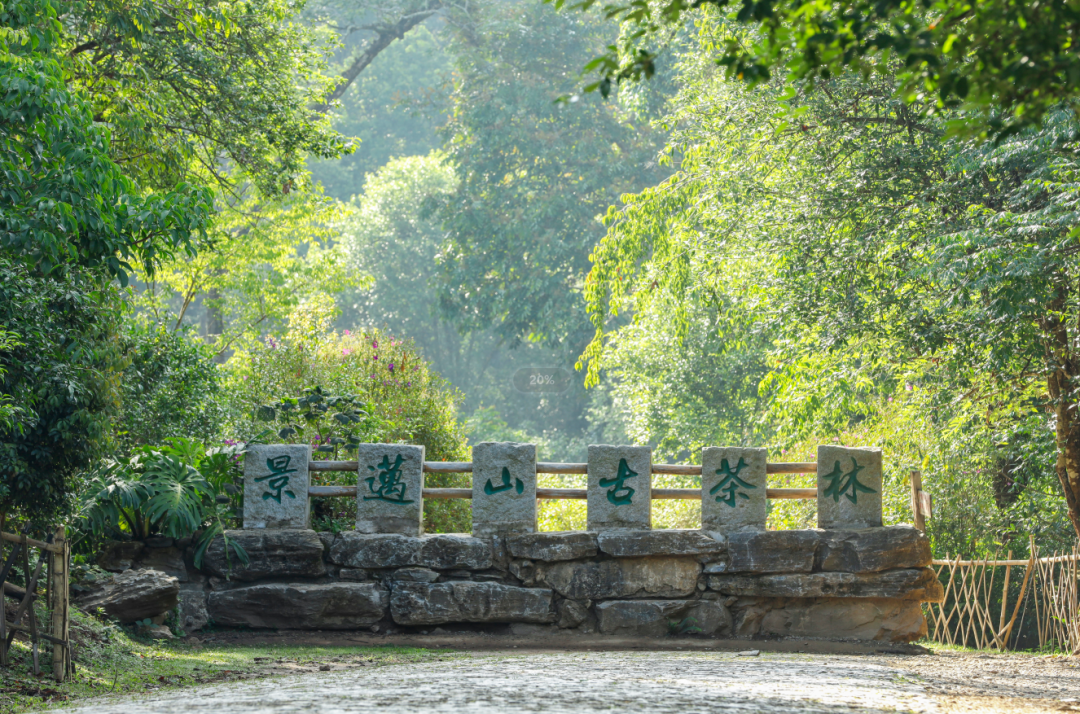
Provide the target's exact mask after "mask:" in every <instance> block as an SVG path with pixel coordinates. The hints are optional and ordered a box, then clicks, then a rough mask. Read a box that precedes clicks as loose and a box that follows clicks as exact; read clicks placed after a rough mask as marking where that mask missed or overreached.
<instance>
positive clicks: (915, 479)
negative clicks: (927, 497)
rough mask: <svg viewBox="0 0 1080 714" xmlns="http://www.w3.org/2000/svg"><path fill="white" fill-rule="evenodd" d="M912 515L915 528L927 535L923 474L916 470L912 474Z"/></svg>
mask: <svg viewBox="0 0 1080 714" xmlns="http://www.w3.org/2000/svg"><path fill="white" fill-rule="evenodd" d="M911 514H912V519H913V520H914V521H915V527H916V528H918V529H919V530H920V531H922V532H924V533H925V532H926V515H925V514H924V513H923V508H922V474H921V473H919V472H918V471H914V470H913V471H912V472H911Z"/></svg>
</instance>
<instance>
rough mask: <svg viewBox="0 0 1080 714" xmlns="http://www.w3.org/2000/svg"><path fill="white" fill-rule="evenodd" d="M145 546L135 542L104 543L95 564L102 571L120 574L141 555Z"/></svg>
mask: <svg viewBox="0 0 1080 714" xmlns="http://www.w3.org/2000/svg"><path fill="white" fill-rule="evenodd" d="M144 548H145V546H144V545H143V544H142V542H141V541H137V540H113V541H109V542H108V543H106V544H105V545H104V546H103V547H102V549H101V552H100V553H98V556H97V558H96V562H97V564H98V567H99V568H101V569H102V570H108V571H109V572H112V573H122V572H123V571H125V570H127V569H128V568H130V567H131V566H132V564H133V563H134V562H135V561H136V560H137V559H138V557H139V556H140V555H141V554H142V552H143V549H144Z"/></svg>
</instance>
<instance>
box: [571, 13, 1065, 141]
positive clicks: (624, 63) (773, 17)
mask: <svg viewBox="0 0 1080 714" xmlns="http://www.w3.org/2000/svg"><path fill="white" fill-rule="evenodd" d="M554 2H555V5H556V6H557V7H561V6H562V5H563V3H564V2H565V0H554ZM594 4H596V0H580V1H576V2H571V5H572V6H574V7H580V8H585V9H587V8H590V7H592V6H593V5H594ZM604 12H605V14H606V15H607V17H608V18H611V19H615V20H618V21H620V22H623V23H625V24H626V29H625V31H624V32H623V35H622V41H621V42H620V43H619V45H618V46H617V47H616V46H612V47H611V48H609V49H608V51H607V52H606V53H605V54H603V55H601V56H600V57H598V58H597V59H596V60H594V61H593V62H592V63H590V69H597V70H599V72H600V75H601V79H600V81H599V82H597V83H596V84H594V85H592V86H593V87H594V88H599V89H600V90H601V91H602V92H603V93H604V94H605V95H606V94H607V93H608V92H609V91H610V88H611V86H612V84H613V83H617V82H619V81H622V80H626V79H640V78H642V77H649V76H651V75H652V74H653V73H654V72H655V71H656V60H657V57H658V56H659V54H660V53H661V52H662V51H663V48H665V47H666V46H667V45H668V44H669V43H670V40H671V38H672V37H674V36H675V35H676V34H677V32H678V30H679V29H681V28H682V27H683V25H684V24H685V23H686V22H687V20H689V19H691V18H696V19H700V18H702V17H703V16H712V17H717V16H722V17H723V18H724V19H725V22H726V24H727V26H726V27H725V29H724V31H723V32H720V33H718V34H717V36H716V37H715V38H714V39H715V44H714V45H712V46H710V47H709V48H707V49H706V51H707V52H709V53H710V54H711V55H712V56H713V57H714V58H715V61H716V63H717V64H718V65H720V66H722V67H724V68H725V70H726V72H727V76H728V77H729V78H730V79H739V80H746V81H748V82H749V83H750V84H751V85H756V84H758V83H761V82H767V81H768V80H769V79H770V78H771V77H772V76H773V75H774V74H775V73H777V72H779V73H780V74H783V75H786V76H787V77H788V78H790V79H793V80H805V79H810V80H828V79H829V78H830V77H835V76H839V75H841V74H842V73H843V72H844V71H845V70H848V69H850V70H855V71H858V72H861V73H863V74H864V76H866V75H869V74H870V73H875V72H883V73H885V74H886V75H892V74H893V73H894V72H897V71H898V75H897V79H898V81H897V82H896V84H895V91H896V93H897V96H900V97H903V98H904V99H905V101H907V102H908V103H917V104H919V105H921V107H922V109H923V110H924V111H926V112H928V113H929V112H933V111H940V110H942V109H947V108H955V107H959V106H963V107H965V108H966V109H970V110H972V111H969V112H965V113H964V114H960V115H951V116H952V118H953V119H954V122H955V126H954V128H955V129H957V130H959V131H963V132H970V133H974V134H980V135H990V136H994V137H1003V136H1007V135H1010V134H1013V133H1015V132H1018V131H1020V130H1022V129H1024V128H1025V127H1029V126H1036V125H1038V123H1039V121H1040V120H1041V119H1042V117H1043V116H1044V115H1045V114H1046V113H1047V112H1048V111H1050V110H1052V109H1053V108H1054V107H1056V106H1057V105H1059V104H1061V103H1064V104H1065V105H1067V106H1069V107H1072V108H1074V109H1075V108H1077V106H1078V105H1077V98H1078V97H1080V58H1078V57H1077V56H1076V53H1075V52H1074V51H1073V48H1074V47H1075V46H1076V44H1077V42H1078V41H1080V23H1078V22H1077V15H1076V9H1075V7H1073V6H1072V5H1071V4H1070V3H1067V2H1063V1H1062V0H1054V1H1052V2H1038V3H1031V2H1017V1H1015V0H991V1H990V2H978V3H970V2H962V1H958V0H885V1H884V2H881V1H879V0H843V1H842V2H834V3H806V2H802V1H801V0H790V1H787V2H785V1H783V0H742V2H732V1H730V0H710V1H709V2H690V1H689V0H666V1H665V2H662V3H648V2H641V1H640V0H629V1H619V0H616V2H612V3H610V4H608V5H606V6H605V9H604ZM658 48H659V49H658Z"/></svg>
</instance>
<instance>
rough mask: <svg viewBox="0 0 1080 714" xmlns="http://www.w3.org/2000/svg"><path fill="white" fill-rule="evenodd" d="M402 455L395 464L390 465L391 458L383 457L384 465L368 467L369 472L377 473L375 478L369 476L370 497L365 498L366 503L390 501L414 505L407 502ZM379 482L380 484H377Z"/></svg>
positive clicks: (406, 485)
mask: <svg viewBox="0 0 1080 714" xmlns="http://www.w3.org/2000/svg"><path fill="white" fill-rule="evenodd" d="M401 461H402V457H401V454H398V455H397V458H396V459H395V460H394V463H392V464H391V463H390V457H389V456H383V458H382V463H380V464H379V465H378V467H375V466H368V470H370V471H375V472H377V473H376V474H375V475H374V476H368V477H367V478H366V479H364V481H366V482H367V485H368V490H369V491H370V492H371V495H370V496H364V500H365V501H374V500H378V501H389V502H390V503H402V504H404V503H412V501H407V500H405V492H406V490H408V487H409V486H408V484H406V483H405V482H404V481H402V480H401ZM376 481H378V484H376V483H375V482H376Z"/></svg>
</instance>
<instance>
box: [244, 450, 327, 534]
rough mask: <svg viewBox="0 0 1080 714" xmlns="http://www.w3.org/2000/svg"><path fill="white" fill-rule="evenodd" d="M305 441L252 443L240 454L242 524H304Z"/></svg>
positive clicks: (306, 495) (292, 526) (306, 465)
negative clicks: (242, 481)
mask: <svg viewBox="0 0 1080 714" xmlns="http://www.w3.org/2000/svg"><path fill="white" fill-rule="evenodd" d="M310 457H311V447H310V446H308V445H307V444H256V445H253V446H249V447H248V451H247V453H246V454H244V528H308V527H309V517H308V513H309V510H308V460H309V459H310Z"/></svg>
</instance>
